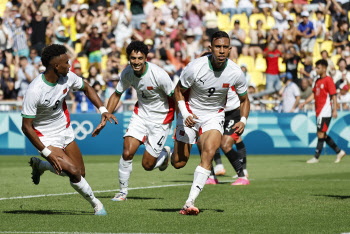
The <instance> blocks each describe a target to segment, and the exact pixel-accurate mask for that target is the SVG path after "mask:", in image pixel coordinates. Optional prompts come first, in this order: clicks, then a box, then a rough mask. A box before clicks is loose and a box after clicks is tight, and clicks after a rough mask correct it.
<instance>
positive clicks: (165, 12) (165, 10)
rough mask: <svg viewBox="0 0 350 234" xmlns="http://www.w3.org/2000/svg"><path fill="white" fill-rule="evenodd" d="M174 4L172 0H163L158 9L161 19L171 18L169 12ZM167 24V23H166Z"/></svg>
mask: <svg viewBox="0 0 350 234" xmlns="http://www.w3.org/2000/svg"><path fill="white" fill-rule="evenodd" d="M174 7H175V6H174V4H173V1H172V0H165V1H164V4H163V5H162V6H161V7H160V10H161V11H162V14H163V19H170V18H171V12H172V9H173V8H174ZM168 26H169V25H168Z"/></svg>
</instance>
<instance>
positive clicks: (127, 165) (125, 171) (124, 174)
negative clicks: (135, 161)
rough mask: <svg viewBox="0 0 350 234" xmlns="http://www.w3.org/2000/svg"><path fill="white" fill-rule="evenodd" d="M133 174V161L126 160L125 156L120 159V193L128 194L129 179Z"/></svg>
mask: <svg viewBox="0 0 350 234" xmlns="http://www.w3.org/2000/svg"><path fill="white" fill-rule="evenodd" d="M131 172H132V160H127V161H126V160H124V159H123V156H122V157H120V161H119V186H120V192H121V193H124V194H127V193H128V185H129V178H130V174H131Z"/></svg>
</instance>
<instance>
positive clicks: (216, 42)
mask: <svg viewBox="0 0 350 234" xmlns="http://www.w3.org/2000/svg"><path fill="white" fill-rule="evenodd" d="M209 49H210V51H211V52H212V55H209V56H206V57H201V58H198V59H196V60H194V61H193V62H191V63H190V64H189V65H187V66H186V68H185V69H184V70H183V72H182V74H181V77H180V81H179V82H178V84H177V86H176V88H175V99H176V101H177V102H178V107H179V110H180V113H181V114H179V115H178V119H177V128H176V141H175V147H174V153H173V155H172V157H171V161H172V165H173V166H174V167H175V168H181V167H184V166H185V165H186V163H187V161H188V158H189V156H190V151H191V147H192V144H194V143H195V142H196V139H197V135H199V140H198V142H197V144H198V148H199V150H200V152H201V162H200V164H199V166H197V168H196V170H195V172H194V180H193V183H192V187H191V191H190V194H189V197H188V199H187V201H186V203H185V205H184V207H183V208H182V209H181V211H180V214H183V215H197V214H198V213H199V210H198V208H196V207H195V206H194V201H195V199H196V198H197V197H198V195H199V193H200V192H201V191H202V189H203V187H204V185H205V182H206V181H207V179H208V176H209V175H210V169H211V163H212V160H213V156H214V154H215V151H216V150H217V149H218V148H219V147H220V142H221V136H222V134H223V132H224V129H223V125H224V122H225V121H224V120H225V114H224V107H225V103H226V97H227V93H228V90H229V89H230V87H231V86H234V87H235V90H236V91H237V93H238V95H239V99H240V102H241V111H242V113H241V114H242V118H241V121H240V122H238V123H236V124H235V125H234V126H233V128H235V129H236V130H235V132H236V133H237V134H242V133H243V131H244V127H245V124H246V121H247V118H248V115H249V106H250V103H249V99H248V96H247V84H246V80H245V77H244V74H243V72H242V70H241V69H240V68H239V66H237V65H236V64H235V63H234V62H232V61H231V60H228V59H227V58H228V56H229V54H230V51H231V47H230V38H229V36H228V35H227V33H225V32H223V31H218V32H216V33H214V34H213V36H212V38H211V45H210V46H209ZM188 89H190V90H189V91H188V92H186V93H185V91H186V90H188ZM184 93H185V94H186V95H184ZM184 96H186V97H184Z"/></svg>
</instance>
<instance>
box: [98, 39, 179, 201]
mask: <svg viewBox="0 0 350 234" xmlns="http://www.w3.org/2000/svg"><path fill="white" fill-rule="evenodd" d="M126 53H127V56H128V59H129V62H130V65H129V66H127V67H126V68H125V69H124V70H123V72H122V74H121V79H120V81H119V83H118V85H117V88H116V90H115V93H113V94H112V96H111V97H110V99H109V101H108V104H107V109H108V110H110V111H111V112H112V111H113V110H114V109H115V107H116V106H117V104H118V102H119V99H120V96H121V95H122V93H123V92H124V91H125V90H126V89H128V88H129V87H130V86H132V87H134V88H135V89H136V91H137V98H138V102H137V103H136V104H135V109H134V113H133V115H132V116H131V119H130V124H129V127H128V129H127V131H126V133H125V135H124V146H123V154H122V157H121V158H120V162H119V185H120V192H119V193H117V194H116V195H115V197H114V198H112V201H125V200H126V197H127V194H128V183H129V178H130V174H131V171H132V160H133V158H134V154H135V153H136V151H137V149H138V148H139V146H140V145H141V144H143V143H144V144H145V146H146V150H145V152H144V154H143V158H142V166H143V168H144V169H145V170H147V171H150V170H153V169H155V168H159V170H160V171H164V170H165V169H166V168H167V166H168V161H169V155H170V148H169V147H168V146H165V147H164V144H165V141H166V138H167V137H168V134H169V130H170V128H171V122H172V121H173V119H174V111H175V103H174V100H173V99H172V96H173V94H174V84H173V82H172V81H171V79H170V77H169V75H168V74H167V73H166V72H165V71H164V70H163V69H161V68H160V67H158V66H156V65H155V64H152V63H149V62H146V58H147V54H148V47H147V46H146V45H145V44H144V43H143V42H140V41H134V42H131V43H130V44H129V45H128V47H127V48H126ZM106 122H107V119H106V118H104V119H102V121H101V123H100V125H99V126H98V127H97V128H96V129H95V130H94V132H93V133H92V136H96V135H98V134H99V132H100V131H101V130H102V129H103V128H104V126H105V125H106ZM163 147H164V149H163Z"/></svg>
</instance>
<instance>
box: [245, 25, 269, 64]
mask: <svg viewBox="0 0 350 234" xmlns="http://www.w3.org/2000/svg"><path fill="white" fill-rule="evenodd" d="M256 26H257V29H255V30H254V29H251V30H250V32H249V36H250V38H251V41H250V47H249V54H250V56H252V57H253V58H254V59H255V58H256V55H257V54H262V52H263V49H264V47H265V43H266V31H265V30H264V29H263V22H262V21H261V20H258V21H257V22H256Z"/></svg>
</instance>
